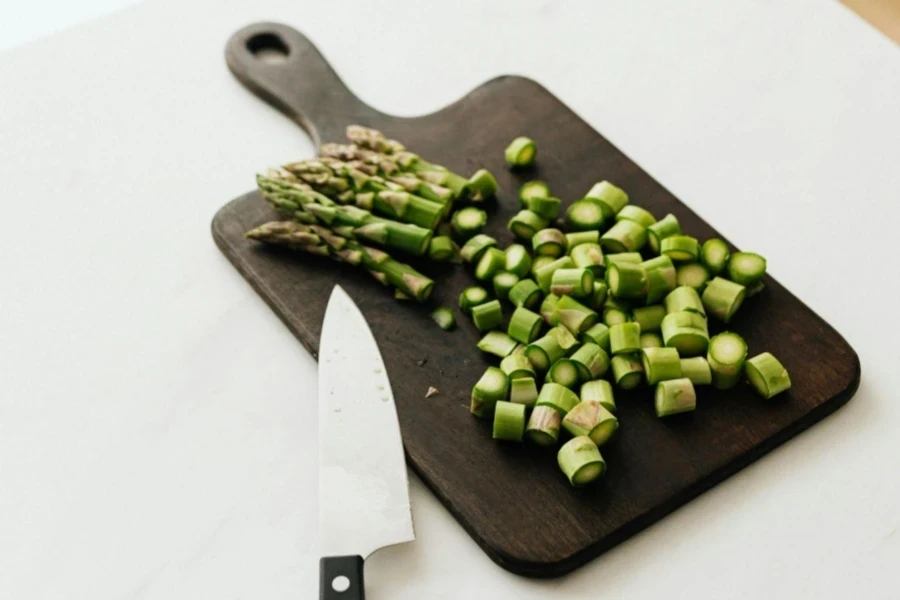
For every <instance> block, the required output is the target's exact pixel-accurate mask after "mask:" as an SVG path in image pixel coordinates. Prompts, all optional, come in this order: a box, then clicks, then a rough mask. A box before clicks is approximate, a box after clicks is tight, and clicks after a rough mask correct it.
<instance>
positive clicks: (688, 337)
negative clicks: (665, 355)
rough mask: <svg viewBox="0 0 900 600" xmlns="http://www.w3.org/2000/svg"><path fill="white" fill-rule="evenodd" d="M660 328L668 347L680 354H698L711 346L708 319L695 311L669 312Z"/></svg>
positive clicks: (685, 355)
mask: <svg viewBox="0 0 900 600" xmlns="http://www.w3.org/2000/svg"><path fill="white" fill-rule="evenodd" d="M660 329H661V331H662V337H663V342H664V343H665V345H666V347H667V348H675V349H676V350H678V354H679V355H680V356H684V357H687V356H698V355H700V354H703V353H705V352H706V349H707V347H708V346H709V332H708V330H707V326H706V319H704V318H703V316H701V315H699V314H697V313H695V312H686V311H685V312H675V313H669V314H667V315H666V316H665V318H664V319H663V321H662V325H661V326H660Z"/></svg>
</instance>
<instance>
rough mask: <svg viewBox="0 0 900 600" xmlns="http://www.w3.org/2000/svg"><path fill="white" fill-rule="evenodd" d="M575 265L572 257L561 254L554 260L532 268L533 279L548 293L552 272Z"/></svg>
mask: <svg viewBox="0 0 900 600" xmlns="http://www.w3.org/2000/svg"><path fill="white" fill-rule="evenodd" d="M574 266H575V263H574V262H573V261H572V257H570V256H563V257H560V258H557V259H556V260H554V261H552V262H549V263H547V264H545V265H542V266H540V267H538V268H537V269H535V270H534V280H535V281H537V284H538V285H539V286H540V287H541V289H542V290H543V291H544V293H545V294H549V293H550V286H551V284H552V282H553V273H554V272H555V271H556V270H557V269H571V268H572V267H574Z"/></svg>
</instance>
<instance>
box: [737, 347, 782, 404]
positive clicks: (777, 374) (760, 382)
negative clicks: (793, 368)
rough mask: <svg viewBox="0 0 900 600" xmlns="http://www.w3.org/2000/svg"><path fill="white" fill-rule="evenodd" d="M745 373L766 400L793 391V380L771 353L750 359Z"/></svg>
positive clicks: (745, 366)
mask: <svg viewBox="0 0 900 600" xmlns="http://www.w3.org/2000/svg"><path fill="white" fill-rule="evenodd" d="M744 371H745V372H746V373H747V380H748V381H749V382H750V385H751V386H752V387H753V389H754V390H756V392H757V393H758V394H759V395H760V396H762V397H763V398H765V399H766V400H768V399H769V398H771V397H773V396H776V395H777V394H780V393H781V392H784V391H785V390H789V389H791V378H790V376H789V375H788V372H787V369H785V368H784V367H783V366H782V365H781V363H780V362H778V359H777V358H775V357H774V356H772V354H770V353H769V352H763V353H762V354H758V355H756V356H754V357H753V358H751V359H748V360H747V362H746V364H745V365H744Z"/></svg>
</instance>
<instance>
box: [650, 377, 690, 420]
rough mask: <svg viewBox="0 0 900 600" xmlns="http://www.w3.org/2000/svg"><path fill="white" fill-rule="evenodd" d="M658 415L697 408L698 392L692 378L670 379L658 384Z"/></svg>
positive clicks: (664, 415)
mask: <svg viewBox="0 0 900 600" xmlns="http://www.w3.org/2000/svg"><path fill="white" fill-rule="evenodd" d="M655 404H656V416H657V417H668V416H670V415H677V414H678V413H683V412H690V411H692V410H694V409H696V408H697V393H696V392H695V391H694V384H693V383H691V380H690V379H687V378H682V379H670V380H668V381H661V382H660V383H659V384H657V386H656V398H655Z"/></svg>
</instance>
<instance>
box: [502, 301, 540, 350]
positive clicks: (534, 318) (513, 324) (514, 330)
mask: <svg viewBox="0 0 900 600" xmlns="http://www.w3.org/2000/svg"><path fill="white" fill-rule="evenodd" d="M541 322H542V319H541V315H539V314H537V313H533V312H531V311H530V310H528V309H527V308H525V307H519V308H517V309H516V310H515V312H513V314H512V317H511V318H510V319H509V328H508V330H507V334H509V337H511V338H512V339H514V340H516V341H518V342H522V343H523V344H530V343H531V342H533V341H534V340H535V339H536V338H537V336H538V335H539V334H540V332H541Z"/></svg>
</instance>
